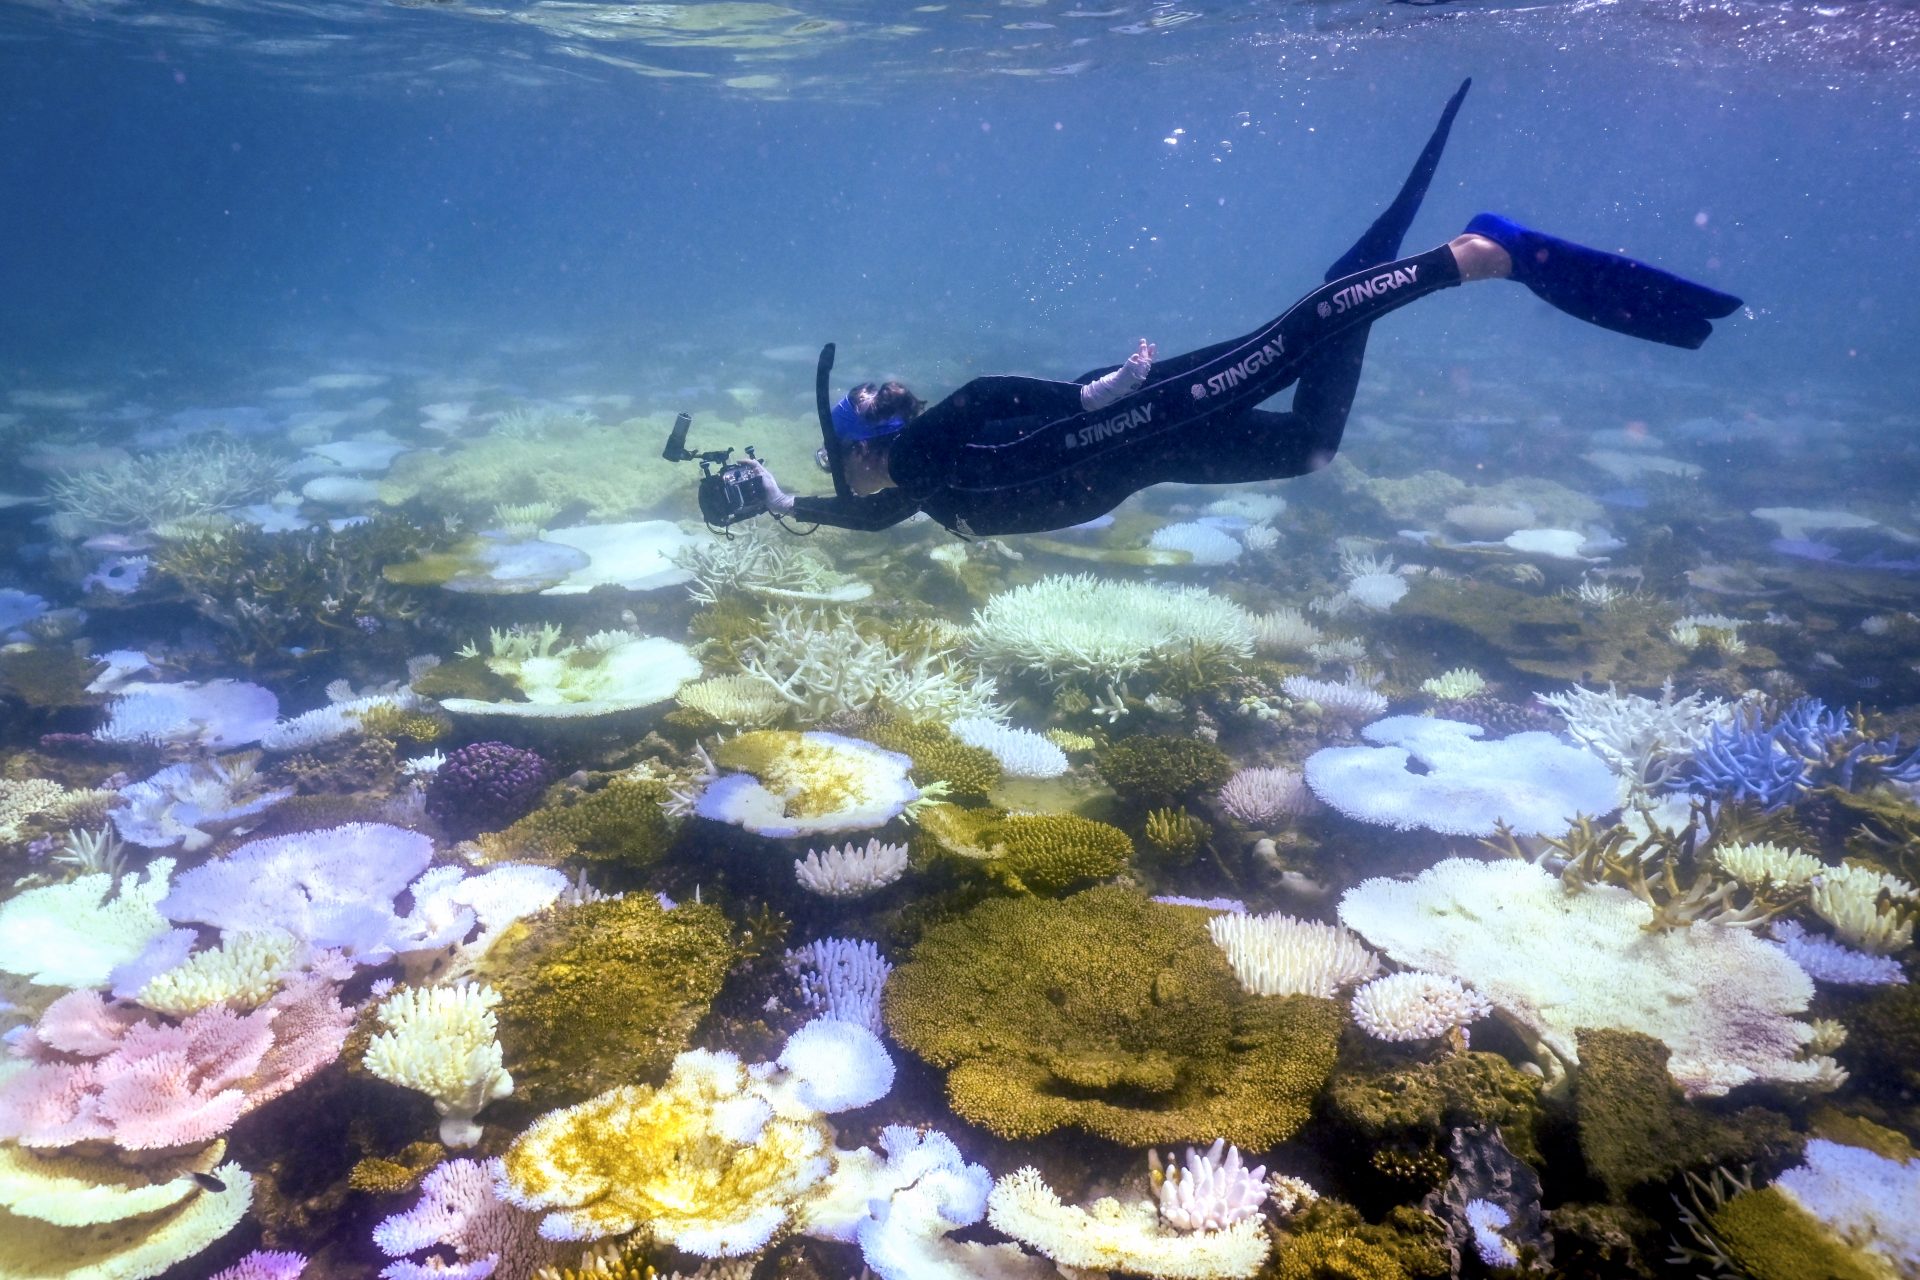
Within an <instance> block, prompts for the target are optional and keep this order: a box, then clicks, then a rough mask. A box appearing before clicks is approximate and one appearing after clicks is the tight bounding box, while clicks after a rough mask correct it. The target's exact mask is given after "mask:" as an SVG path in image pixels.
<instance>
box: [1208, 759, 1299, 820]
mask: <svg viewBox="0 0 1920 1280" xmlns="http://www.w3.org/2000/svg"><path fill="white" fill-rule="evenodd" d="M1219 801H1220V807H1221V808H1222V809H1224V810H1226V812H1227V816H1228V817H1231V818H1232V819H1234V820H1235V821H1236V822H1242V823H1245V824H1246V825H1247V826H1249V827H1264V826H1267V825H1268V824H1269V823H1274V822H1278V821H1279V820H1280V819H1282V818H1299V817H1304V816H1306V815H1307V814H1309V813H1312V812H1313V811H1314V810H1316V809H1318V808H1319V807H1320V805H1319V802H1318V801H1316V800H1315V799H1314V798H1313V792H1312V791H1309V790H1308V789H1307V780H1306V779H1305V778H1303V777H1301V776H1300V774H1299V772H1298V771H1297V770H1294V769H1242V770H1240V771H1239V772H1237V773H1235V774H1234V775H1233V777H1231V778H1229V779H1227V784H1226V785H1225V786H1223V787H1221V788H1220V795H1219Z"/></svg>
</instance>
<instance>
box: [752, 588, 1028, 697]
mask: <svg viewBox="0 0 1920 1280" xmlns="http://www.w3.org/2000/svg"><path fill="white" fill-rule="evenodd" d="M740 665H741V667H742V668H743V669H744V670H745V671H746V672H747V674H748V675H751V676H753V677H754V678H755V679H757V680H760V681H761V682H762V683H764V684H765V685H767V687H769V688H770V689H772V690H773V691H774V692H775V693H777V694H779V696H780V697H781V698H782V699H783V700H784V701H785V702H786V703H787V704H788V705H789V706H791V707H792V708H793V709H794V710H795V712H796V713H797V714H798V715H799V716H800V718H801V719H802V720H803V721H807V722H812V721H818V720H824V719H826V718H827V717H828V716H831V715H835V714H837V713H839V712H843V711H860V710H864V709H866V708H868V707H871V706H874V705H876V704H878V705H881V706H884V707H886V708H889V709H891V710H893V711H897V712H899V713H900V714H902V715H905V716H909V717H912V718H914V719H920V720H939V721H946V720H951V719H956V718H959V717H963V716H980V717H985V718H987V719H990V720H1000V719H1003V718H1005V716H1006V712H1005V711H1004V710H1003V709H1002V708H1001V706H1000V704H999V703H998V702H997V701H996V698H997V694H998V691H997V690H996V688H995V686H994V683H993V681H992V680H991V679H988V678H987V677H985V676H982V675H979V674H977V673H975V672H973V671H972V670H971V669H970V668H969V667H968V666H967V664H965V663H963V662H961V661H960V660H958V659H957V658H955V657H954V656H953V655H952V654H951V653H950V652H948V651H947V650H944V649H939V648H929V647H924V646H915V647H912V648H910V649H907V650H904V651H902V650H898V649H895V648H894V647H893V646H892V645H890V644H888V643H887V642H886V641H885V640H880V639H874V638H871V637H869V636H868V635H866V634H864V633H862V631H861V630H860V628H859V627H858V626H856V625H855V624H854V622H853V620H852V619H851V618H849V617H847V616H846V615H845V614H842V613H828V612H824V611H812V612H809V611H807V610H804V609H800V608H798V607H795V606H787V607H784V608H779V609H775V610H773V611H772V612H771V613H769V614H768V615H767V618H766V624H765V629H764V630H763V632H762V633H761V634H760V635H758V636H756V637H754V638H753V639H751V640H748V641H747V642H746V643H745V644H744V645H743V646H742V648H741V655H740Z"/></svg>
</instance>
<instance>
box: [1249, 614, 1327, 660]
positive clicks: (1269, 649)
mask: <svg viewBox="0 0 1920 1280" xmlns="http://www.w3.org/2000/svg"><path fill="white" fill-rule="evenodd" d="M1320 638H1321V635H1320V628H1318V627H1316V626H1314V625H1313V624H1312V623H1311V622H1308V621H1307V619H1306V615H1305V614H1303V613H1301V612H1300V611H1299V610H1298V609H1295V608H1293V607H1292V606H1290V605H1289V606H1287V607H1284V608H1280V609H1275V610H1274V611H1273V612H1271V613H1262V614H1259V615H1257V616H1256V617H1255V618H1254V619H1253V642H1254V645H1255V646H1256V647H1257V648H1258V649H1259V650H1260V652H1262V653H1305V652H1306V651H1307V650H1308V649H1310V648H1311V647H1313V646H1314V645H1316V644H1318V643H1320Z"/></svg>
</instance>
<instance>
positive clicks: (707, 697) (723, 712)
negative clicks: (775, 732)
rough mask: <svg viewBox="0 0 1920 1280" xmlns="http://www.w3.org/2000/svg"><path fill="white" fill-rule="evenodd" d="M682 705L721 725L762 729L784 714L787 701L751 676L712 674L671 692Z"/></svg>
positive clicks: (765, 683)
mask: <svg viewBox="0 0 1920 1280" xmlns="http://www.w3.org/2000/svg"><path fill="white" fill-rule="evenodd" d="M674 697H675V698H677V699H678V700H679V703H680V705H681V706H683V707H686V708H689V709H690V710H693V711H698V712H700V713H702V714H703V715H708V716H711V717H713V719H715V720H717V721H719V722H720V723H721V724H733V725H745V726H746V727H748V728H751V729H764V728H766V727H767V726H768V725H770V724H773V723H775V722H777V721H778V720H779V719H780V717H781V716H783V715H785V714H786V713H787V702H786V699H785V698H782V697H781V696H780V695H779V694H778V693H777V692H775V691H774V688H773V686H772V685H770V684H768V683H767V682H766V681H764V680H756V679H755V678H754V677H752V676H742V675H731V676H714V677H712V678H710V679H707V680H696V681H694V682H693V683H692V684H684V685H681V686H680V692H679V693H677V694H675V695H674Z"/></svg>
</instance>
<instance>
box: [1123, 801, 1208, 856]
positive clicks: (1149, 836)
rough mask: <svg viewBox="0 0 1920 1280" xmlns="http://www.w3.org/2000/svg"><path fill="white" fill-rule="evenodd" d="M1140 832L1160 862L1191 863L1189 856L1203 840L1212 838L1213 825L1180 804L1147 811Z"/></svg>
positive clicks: (1203, 844)
mask: <svg viewBox="0 0 1920 1280" xmlns="http://www.w3.org/2000/svg"><path fill="white" fill-rule="evenodd" d="M1141 834H1142V835H1143V836H1144V837H1145V839H1146V842H1147V847H1148V848H1149V849H1151V850H1153V852H1154V853H1155V854H1156V855H1157V856H1159V857H1160V858H1161V859H1162V860H1163V861H1166V862H1172V863H1183V862H1191V861H1192V860H1193V856H1194V855H1195V854H1197V853H1199V852H1200V850H1201V849H1203V848H1205V847H1206V843H1207V841H1208V840H1210V839H1212V838H1213V828H1212V827H1211V826H1209V825H1208V824H1207V823H1205V822H1202V821H1201V820H1200V819H1198V818H1196V817H1194V816H1193V815H1192V814H1190V813H1188V812H1187V810H1186V806H1184V805H1182V806H1181V807H1179V808H1177V809H1155V810H1153V811H1152V812H1150V813H1148V814H1147V823H1146V827H1145V828H1144V829H1143V831H1142V833H1141Z"/></svg>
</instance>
